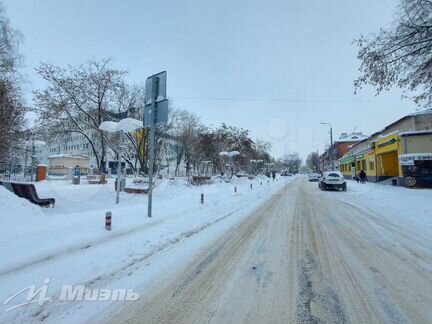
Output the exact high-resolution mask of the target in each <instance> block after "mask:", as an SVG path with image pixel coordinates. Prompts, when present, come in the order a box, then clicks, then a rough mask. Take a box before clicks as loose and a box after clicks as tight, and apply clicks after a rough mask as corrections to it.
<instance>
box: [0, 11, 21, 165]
mask: <svg viewBox="0 0 432 324" xmlns="http://www.w3.org/2000/svg"><path fill="white" fill-rule="evenodd" d="M19 43H20V33H19V32H18V31H17V30H15V29H13V28H12V27H11V26H10V23H9V20H8V18H7V17H6V14H5V11H4V9H3V6H2V4H1V3H0V162H3V163H6V164H10V162H11V158H12V156H14V154H13V153H16V152H17V151H18V150H20V149H21V146H20V140H21V139H22V138H23V126H24V122H25V120H24V117H25V113H26V111H27V108H26V106H25V103H24V99H23V96H22V93H21V87H20V84H21V82H22V78H21V75H20V73H19V72H18V68H19V65H20V61H21V56H20V54H19V51H18V47H19Z"/></svg>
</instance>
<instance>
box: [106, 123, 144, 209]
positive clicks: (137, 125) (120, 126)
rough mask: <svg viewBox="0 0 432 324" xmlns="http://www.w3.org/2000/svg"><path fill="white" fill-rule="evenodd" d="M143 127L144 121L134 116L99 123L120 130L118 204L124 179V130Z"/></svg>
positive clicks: (109, 130) (108, 130)
mask: <svg viewBox="0 0 432 324" xmlns="http://www.w3.org/2000/svg"><path fill="white" fill-rule="evenodd" d="M141 127H142V122H141V121H140V120H137V119H133V118H125V119H122V120H120V121H119V122H118V123H117V122H112V121H105V122H102V123H101V124H100V125H99V129H100V130H103V131H106V132H109V133H115V132H120V134H119V136H120V138H119V146H118V151H117V188H116V204H118V203H119V202H120V184H121V180H122V175H121V147H122V144H123V140H124V132H132V131H134V130H136V129H138V128H141Z"/></svg>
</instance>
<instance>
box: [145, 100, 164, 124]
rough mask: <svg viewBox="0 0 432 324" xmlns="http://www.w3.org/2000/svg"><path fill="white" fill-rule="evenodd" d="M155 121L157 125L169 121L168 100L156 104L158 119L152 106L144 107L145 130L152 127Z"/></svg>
mask: <svg viewBox="0 0 432 324" xmlns="http://www.w3.org/2000/svg"><path fill="white" fill-rule="evenodd" d="M153 121H154V123H155V124H163V123H166V122H167V121H168V99H165V100H162V101H159V102H157V103H156V118H155V116H154V111H153V109H152V106H151V105H150V106H146V107H144V128H149V127H151V126H152V122H153Z"/></svg>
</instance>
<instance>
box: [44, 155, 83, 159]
mask: <svg viewBox="0 0 432 324" xmlns="http://www.w3.org/2000/svg"><path fill="white" fill-rule="evenodd" d="M55 158H74V159H86V160H87V159H90V158H89V157H88V156H86V155H84V154H54V155H50V156H48V159H55Z"/></svg>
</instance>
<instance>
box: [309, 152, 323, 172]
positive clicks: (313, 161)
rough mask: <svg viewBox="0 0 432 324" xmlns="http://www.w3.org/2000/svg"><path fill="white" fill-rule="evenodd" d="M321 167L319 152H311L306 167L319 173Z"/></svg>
mask: <svg viewBox="0 0 432 324" xmlns="http://www.w3.org/2000/svg"><path fill="white" fill-rule="evenodd" d="M319 165H320V161H319V155H318V153H317V152H311V153H309V155H308V157H307V158H306V166H307V167H308V168H309V169H311V170H313V171H315V172H318V171H319Z"/></svg>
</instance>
